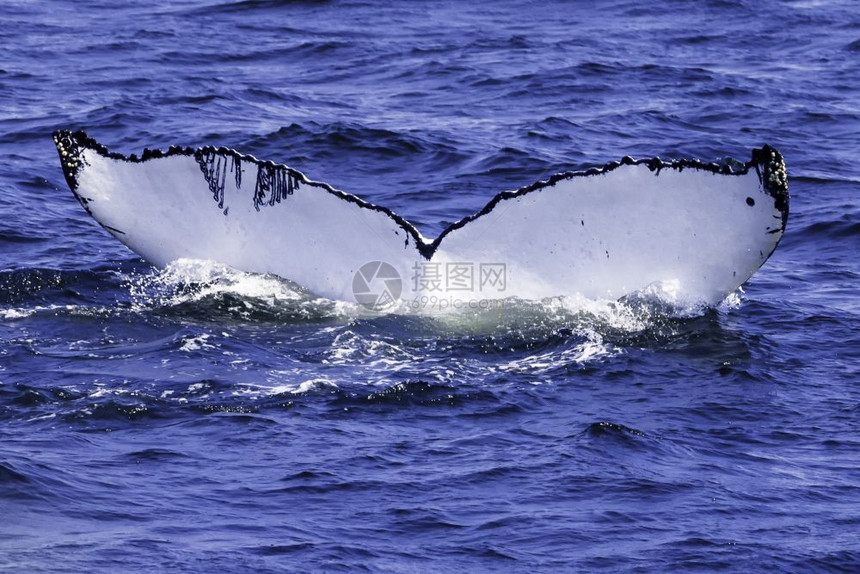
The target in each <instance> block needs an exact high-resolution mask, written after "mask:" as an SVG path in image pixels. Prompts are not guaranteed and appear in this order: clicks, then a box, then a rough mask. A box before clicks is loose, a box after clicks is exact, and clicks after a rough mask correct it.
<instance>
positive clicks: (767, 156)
mask: <svg viewBox="0 0 860 574" xmlns="http://www.w3.org/2000/svg"><path fill="white" fill-rule="evenodd" d="M54 142H55V143H56V145H57V151H58V153H59V154H60V162H61V164H62V167H63V174H64V175H65V178H66V182H67V183H68V184H69V187H70V188H71V190H72V192H73V193H74V194H75V196H76V197H77V198H78V200H79V201H80V202H81V204H82V205H83V206H84V209H86V210H87V213H89V214H90V215H92V212H91V211H90V209H89V207H87V200H86V199H85V198H82V197H81V196H80V195H79V194H78V192H77V189H78V175H79V172H80V170H81V169H82V167H83V166H84V165H85V161H84V160H83V157H82V151H83V150H85V149H89V150H93V151H95V152H96V153H98V154H100V155H102V156H104V157H107V158H111V159H115V160H119V161H126V162H131V163H142V162H146V161H150V160H152V159H157V158H163V157H170V156H174V155H183V156H192V157H194V159H195V160H196V161H197V163H198V165H199V166H200V171H201V172H202V174H203V176H204V178H205V180H206V182H207V184H208V186H209V191H210V192H211V193H212V197H213V199H214V200H215V201H216V202H217V204H218V206H219V207H220V208H222V209H223V208H224V192H225V191H224V190H225V185H226V181H227V176H228V174H231V173H232V174H233V177H234V182H235V184H236V188H237V189H240V188H241V187H242V167H241V166H242V163H243V162H246V163H250V164H254V165H256V166H257V178H256V181H255V184H254V192H253V198H252V199H253V202H254V207H255V208H256V209H257V210H258V211H259V210H260V208H261V207H264V206H274V205H275V204H278V203H281V202H282V201H284V200H285V199H286V198H287V197H288V196H290V195H292V194H293V193H295V192H296V190H298V188H299V186H300V185H301V186H310V187H315V188H318V189H321V190H323V191H325V192H327V193H330V194H332V195H334V196H336V197H338V198H340V199H342V200H344V201H348V202H350V203H353V204H355V205H357V206H358V207H361V208H364V209H370V210H373V211H378V212H381V213H385V214H386V215H388V216H389V217H391V219H392V220H394V221H395V222H396V223H397V224H398V225H399V226H400V227H401V228H402V229H403V230H405V231H406V233H407V237H406V243H405V244H406V245H408V244H409V236H411V237H412V239H413V240H414V241H415V245H416V247H417V249H418V251H419V252H420V253H421V255H422V256H423V257H425V258H426V259H430V258H431V257H432V255H433V253H435V251H436V250H437V249H438V247H439V245H440V243H441V242H442V240H443V239H444V238H445V236H446V235H448V234H449V233H451V232H452V231H454V230H456V229H459V228H461V227H463V226H464V225H466V224H467V223H469V222H471V221H474V220H476V219H478V218H479V217H482V216H484V215H487V214H488V213H490V212H491V211H492V210H493V209H494V208H495V207H496V206H497V205H498V204H499V203H500V202H502V201H506V200H509V199H514V198H518V197H522V196H524V195H526V194H529V193H532V192H536V191H540V190H542V189H545V188H548V187H552V186H554V185H556V184H557V183H559V182H561V181H565V180H569V179H573V178H575V177H594V176H600V175H605V174H607V173H609V172H611V171H614V170H615V169H618V168H620V167H621V166H628V165H645V166H647V167H648V169H649V170H651V171H652V172H654V174H655V175H656V176H659V175H660V173H661V172H662V171H663V170H667V169H673V170H677V171H679V172H681V171H683V170H685V169H695V170H699V171H707V172H711V173H713V174H718V175H728V176H733V175H734V176H740V175H746V174H747V173H749V171H750V170H751V169H754V170H755V171H756V173H757V174H758V177H759V182H760V183H761V186H762V189H763V190H764V191H765V192H766V193H767V194H768V195H770V196H771V198H773V200H774V206H775V207H776V209H777V210H778V211H779V212H780V214H781V219H782V225H781V228H780V229H774V230H771V231H769V233H780V232H782V231H784V230H785V226H786V224H787V223H788V205H789V194H788V175H787V172H786V169H785V163H784V161H783V158H782V155H781V154H780V153H779V152H778V151H777V150H775V149H774V148H772V147H770V146H769V145H764V146H762V147H761V148H760V149H753V151H752V157H751V159H750V160H749V161H748V162H746V163H744V164H740V163H739V162H735V161H734V160H730V161H728V162H724V163H722V164H717V163H705V162H702V161H701V160H698V159H675V160H669V161H666V160H662V159H660V158H659V157H653V158H646V159H634V158H632V157H630V156H624V157H623V158H622V159H621V160H620V161H614V162H609V163H607V164H605V165H604V166H602V167H592V168H589V169H586V170H580V171H568V172H563V173H558V174H556V175H553V176H552V177H550V178H548V179H546V180H541V181H537V182H535V183H533V184H531V185H528V186H526V187H522V188H520V189H518V190H515V191H504V192H502V193H499V194H497V195H496V196H495V197H493V198H492V199H491V200H490V201H489V202H488V203H487V204H486V205H485V206H484V207H483V209H481V210H480V211H478V212H477V213H475V214H473V215H470V216H467V217H464V218H463V219H460V220H459V221H457V222H455V223H452V224H451V225H449V226H448V227H447V228H445V230H444V231H442V233H440V234H439V236H438V237H437V238H436V239H435V240H433V242H432V243H429V244H428V243H426V242H425V241H424V240H423V239H422V238H421V235H420V234H419V233H418V230H417V229H416V228H415V227H414V226H413V225H412V224H411V223H409V222H408V221H406V220H405V219H403V218H402V217H400V216H399V215H397V214H396V213H394V212H393V211H391V210H390V209H388V208H386V207H382V206H378V205H374V204H372V203H369V202H367V201H365V200H363V199H361V198H360V197H357V196H355V195H352V194H349V193H346V192H343V191H340V190H338V189H335V188H333V187H331V186H330V185H328V184H326V183H322V182H317V181H312V180H310V179H308V178H307V177H306V176H305V175H304V174H303V173H301V172H300V171H297V170H295V169H293V168H291V167H289V166H286V165H283V164H276V163H273V162H271V161H261V160H258V159H257V158H255V157H254V156H251V155H244V154H241V153H239V152H237V151H235V150H232V149H229V148H226V147H219V148H215V147H212V146H206V147H202V148H198V149H194V148H191V147H180V146H172V147H170V148H169V149H168V150H167V151H166V152H165V151H160V150H150V149H144V150H143V153H142V154H141V156H140V157H138V156H136V155H131V156H124V155H122V154H119V153H114V152H110V151H108V149H107V148H106V147H105V146H103V145H102V144H100V143H98V142H97V141H95V140H94V139H92V138H90V137H89V136H88V135H87V134H86V133H85V132H83V131H76V132H72V131H69V130H59V131H57V132H55V133H54ZM750 200H752V198H749V199H748V200H747V203H748V204H750ZM752 201H753V204H754V203H755V200H752ZM225 215H226V211H225ZM580 223H581V224H582V225H583V226H584V225H585V222H584V221H581V222H580ZM112 231H115V232H119V233H122V232H121V231H119V230H112Z"/></svg>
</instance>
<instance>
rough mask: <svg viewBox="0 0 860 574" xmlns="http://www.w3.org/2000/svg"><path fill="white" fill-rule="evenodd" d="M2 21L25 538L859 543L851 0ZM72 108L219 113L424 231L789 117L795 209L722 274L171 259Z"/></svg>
mask: <svg viewBox="0 0 860 574" xmlns="http://www.w3.org/2000/svg"><path fill="white" fill-rule="evenodd" d="M0 22H2V23H3V25H2V26H0V48H2V57H0V102H2V105H0V133H2V137H0V194H2V195H1V196H2V201H0V571H8V572H133V571H148V572H149V571H157V572H160V571H170V572H217V571H249V572H338V571H346V572H362V571H364V572H384V573H410V572H461V571H476V572H528V573H536V572H669V571H683V572H687V571H701V572H708V571H717V570H719V571H725V572H858V571H860V297H858V285H860V170H858V167H857V165H858V157H860V139H858V134H860V89H858V88H860V6H858V4H857V3H856V1H854V0H833V1H828V0H802V1H801V0H791V1H789V0H774V1H772V2H771V1H768V2H753V1H752V0H732V1H729V0H707V1H703V2H698V1H692V0H672V1H667V2H658V3H649V2H641V1H631V0H608V1H606V2H590V3H585V2H560V1H542V2H529V1H515V0H497V1H491V2H470V3H466V2H455V1H447V0H438V1H415V2H399V3H394V2H389V3H386V2H365V1H359V0H354V1H347V0H344V1H331V2H312V1H292V2H291V1H285V0H284V1H281V0H244V1H231V0H187V1H183V2H169V1H167V0H153V1H149V2H108V1H107V0H82V1H75V2H73V1H71V0H43V1H40V2H32V1H27V0H5V1H4V2H2V3H0ZM56 129H85V130H86V131H87V132H88V133H89V134H90V135H91V136H93V137H95V138H96V139H98V140H99V141H100V142H102V143H104V144H106V145H108V146H109V147H110V148H111V150H112V151H119V152H123V153H127V154H130V153H140V152H141V150H142V149H143V148H144V147H150V148H162V149H166V148H167V147H168V146H170V145H174V144H178V145H183V146H186V145H187V146H202V145H217V146H222V145H223V146H229V147H231V148H234V149H237V150H239V151H241V152H243V153H248V154H253V155H255V156H257V157H259V158H263V159H270V160H274V161H276V162H279V163H286V164H288V165H290V166H292V167H295V168H297V169H299V170H301V171H303V172H304V173H306V174H307V175H308V176H309V177H310V178H312V179H315V180H320V181H325V182H328V183H330V184H331V185H333V186H334V187H337V188H339V189H343V190H345V191H348V192H350V193H354V194H356V195H359V196H361V197H363V198H365V199H367V200H369V201H372V202H374V203H378V204H381V205H385V206H387V207H389V208H391V209H393V210H394V211H396V212H397V213H399V214H400V215H402V216H403V217H405V218H406V219H408V220H409V221H411V222H413V223H415V224H416V225H417V226H418V227H419V229H420V230H421V232H422V233H423V234H424V235H425V236H428V237H433V236H435V235H437V234H438V233H439V232H440V231H441V230H442V229H444V228H445V226H447V225H448V224H450V223H452V222H454V221H456V220H458V219H460V218H462V217H464V216H467V215H469V214H471V213H474V212H475V211H477V210H479V209H480V208H481V207H482V206H483V205H485V204H486V203H487V201H489V199H490V198H491V197H492V196H493V195H494V194H495V193H497V192H499V191H502V190H508V189H516V188H519V187H522V186H524V185H528V184H530V183H532V182H534V181H537V180H539V179H542V178H546V177H548V176H549V175H551V174H553V173H556V172H560V171H564V170H572V169H583V168H587V167H591V166H594V165H602V164H604V163H605V162H607V161H611V160H617V159H620V158H621V157H622V156H625V155H631V156H633V157H651V156H660V157H662V158H675V157H691V158H701V159H702V160H704V161H719V160H724V159H725V158H727V157H733V158H736V159H739V160H741V161H746V160H748V159H749V154H750V150H751V149H752V148H754V147H760V146H761V145H763V144H765V143H767V144H770V145H772V146H774V147H776V148H777V149H779V150H780V151H781V152H782V154H783V155H784V157H785V159H786V163H787V166H788V173H789V185H790V192H791V195H792V200H791V201H792V203H791V216H790V218H789V222H788V228H787V231H786V235H785V237H784V238H783V240H782V243H781V245H780V246H779V248H778V249H777V251H776V252H775V253H774V255H773V256H772V257H771V259H770V260H769V261H768V262H767V263H766V264H765V266H764V267H763V268H762V269H761V270H760V271H759V272H758V274H756V275H755V276H754V277H753V278H752V279H751V280H750V281H749V282H748V284H747V285H745V286H744V288H743V290H742V291H739V292H737V293H735V294H733V295H732V296H730V297H729V299H727V300H726V301H725V302H724V303H722V304H721V305H719V306H717V307H716V308H713V309H702V310H697V311H695V312H691V313H685V314H680V315H679V314H677V313H672V312H669V311H667V310H661V309H660V308H654V307H653V306H648V305H636V304H634V303H630V304H626V303H622V302H619V303H607V302H587V301H579V302H572V301H570V300H566V299H559V300H547V301H532V302H527V301H520V302H517V303H516V304H514V303H512V304H510V305H508V306H505V307H504V308H503V309H501V310H499V309H491V310H479V311H474V312H470V313H459V314H447V315H443V316H432V315H431V316H422V315H413V314H398V313H394V314H392V313H378V314H374V313H366V312H364V313H362V312H358V311H356V310H355V308H354V307H355V306H352V307H350V306H348V305H344V304H340V303H337V302H334V301H327V300H320V299H317V298H313V297H310V296H307V295H302V294H301V293H299V292H297V290H296V288H295V286H294V285H293V284H291V283H289V282H288V281H285V280H283V279H281V278H278V277H273V276H262V275H252V274H247V273H242V272H240V271H236V270H231V269H228V268H224V267H222V266H219V265H217V264H215V263H205V262H196V263H186V264H184V265H175V266H171V267H169V268H167V269H155V268H153V267H151V266H150V265H149V264H147V263H146V262H144V261H143V260H141V259H140V258H138V257H137V256H136V255H134V254H133V253H132V252H130V251H129V250H127V249H126V248H125V247H124V246H123V245H122V244H120V243H119V242H118V241H116V240H115V239H114V238H113V237H111V236H110V235H109V234H108V233H106V232H105V231H104V230H103V229H102V228H100V227H99V226H98V225H96V224H95V222H94V221H92V220H91V219H90V217H89V216H88V215H87V214H86V213H85V211H84V210H83V209H82V208H81V206H80V205H79V204H78V203H77V201H76V200H75V198H74V197H73V195H72V194H71V193H70V192H69V190H68V187H67V185H66V183H65V181H64V179H63V174H62V171H61V169H60V164H59V160H58V156H57V152H56V150H55V148H54V145H53V142H52V140H51V133H52V132H53V131H54V130H56ZM158 223H159V222H157V221H153V222H152V225H158ZM320 226H321V227H322V228H324V227H325V222H320ZM731 240H732V238H731V237H726V242H727V243H728V242H730V241H731ZM301 248H302V246H301V245H281V246H278V247H277V248H274V247H272V246H261V249H271V250H272V253H271V256H272V257H289V256H290V252H291V251H292V250H300V249H301Z"/></svg>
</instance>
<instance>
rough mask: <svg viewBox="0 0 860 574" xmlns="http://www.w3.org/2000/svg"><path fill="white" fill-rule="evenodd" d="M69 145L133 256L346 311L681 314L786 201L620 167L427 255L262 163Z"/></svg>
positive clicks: (528, 200)
mask: <svg viewBox="0 0 860 574" xmlns="http://www.w3.org/2000/svg"><path fill="white" fill-rule="evenodd" d="M67 137H73V136H71V135H68V136H67ZM71 141H72V143H73V144H74V145H71V144H69V143H66V144H63V143H62V142H61V140H60V139H58V147H59V148H60V153H61V157H62V159H63V161H64V167H65V169H66V173H67V178H69V179H70V184H71V185H72V186H73V190H74V191H75V193H76V195H77V196H78V198H79V199H80V201H81V203H82V204H83V205H84V206H85V207H86V208H87V210H88V212H89V213H90V214H91V215H92V216H93V217H94V218H95V219H96V220H97V221H98V222H99V223H100V224H101V225H103V226H104V227H105V228H106V229H108V230H109V231H110V232H111V233H113V234H114V235H115V236H116V237H117V238H118V239H119V240H120V241H122V242H123V243H125V244H126V245H127V246H128V247H129V248H130V249H132V250H133V251H135V252H136V253H138V254H139V255H140V256H141V257H143V258H145V259H146V260H148V261H150V262H152V263H153V264H155V265H158V266H165V265H167V264H168V263H170V262H171V261H174V260H178V259H205V260H213V261H217V262H220V263H224V264H227V265H229V266H232V267H235V268H237V269H240V270H243V271H251V272H258V273H272V274H275V275H278V276H281V277H284V278H287V279H289V280H292V281H294V282H296V283H298V284H300V285H302V286H304V287H306V288H307V289H309V290H310V291H312V292H314V293H316V294H317V295H321V296H324V297H328V298H332V299H340V300H347V301H355V300H356V294H355V291H356V286H357V285H360V286H359V290H360V291H373V290H374V289H377V288H382V289H383V290H385V289H386V288H388V289H387V291H388V293H387V294H390V295H393V296H398V295H399V298H400V299H402V300H407V301H408V300H410V299H415V298H420V297H449V298H450V297H457V298H458V299H461V300H474V299H500V298H507V297H520V298H524V299H538V298H543V297H550V296H560V295H584V296H586V297H589V298H599V299H604V298H610V299H617V298H620V297H623V296H625V295H629V294H631V293H635V292H638V291H642V290H645V289H648V288H653V286H655V285H670V286H672V288H673V289H674V290H675V291H676V292H677V294H678V295H679V296H680V297H682V299H683V300H684V301H685V302H693V303H702V304H715V303H718V302H719V301H721V300H722V299H723V298H725V297H726V296H727V295H728V294H730V293H732V292H733V291H735V290H736V289H737V288H738V287H739V286H740V285H741V284H743V283H744V282H745V281H746V280H747V279H748V278H749V277H750V276H751V275H752V274H753V273H755V271H756V270H757V269H758V268H759V267H760V266H761V265H762V264H763V263H764V262H765V260H766V259H767V258H768V257H769V256H770V254H771V253H772V252H773V250H774V249H775V248H776V245H777V243H778V242H779V240H780V238H781V237H782V232H783V228H784V223H785V217H786V213H784V211H786V210H787V193H786V194H785V201H784V202H783V203H784V205H781V204H780V201H779V200H778V198H776V197H775V196H774V194H773V192H771V191H769V189H768V186H767V185H766V182H765V181H764V179H763V178H762V176H761V171H760V170H759V169H758V168H757V167H756V166H753V167H752V168H751V169H750V168H749V167H748V169H747V170H746V172H745V173H743V174H734V173H732V174H721V173H715V172H714V170H708V169H696V168H695V167H690V166H684V167H677V168H676V167H670V166H668V165H664V166H661V167H660V169H653V166H652V167H649V165H647V164H645V163H638V164H637V163H635V162H626V163H624V164H621V165H615V166H612V167H611V168H610V169H603V170H595V173H591V174H590V175H589V174H585V173H577V174H569V176H556V177H555V178H553V180H550V182H545V183H542V184H536V185H535V186H532V187H531V188H528V189H524V190H521V191H519V192H511V193H508V194H502V195H501V196H499V197H497V198H495V199H494V201H493V202H491V204H490V205H488V207H487V208H485V209H484V210H483V211H482V212H481V213H480V214H478V215H477V216H473V217H472V218H467V219H468V220H466V221H464V222H459V223H457V224H455V225H453V226H452V227H451V228H449V229H448V230H446V231H445V232H444V233H443V235H442V239H441V240H440V241H438V242H437V243H433V242H432V241H429V240H425V239H423V238H422V237H421V236H420V235H419V234H418V233H417V232H416V231H415V229H414V228H412V227H411V226H410V225H409V224H408V223H406V222H405V221H403V220H402V219H400V218H398V217H396V216H394V215H393V214H391V213H390V212H388V211H387V210H383V209H381V208H377V207H375V206H372V205H370V204H367V203H365V202H363V201H362V200H360V199H357V198H354V197H353V196H348V195H347V194H344V193H342V192H337V191H335V190H332V189H331V188H330V187H328V186H326V185H325V184H319V183H315V182H311V181H309V180H307V179H306V178H304V176H302V175H301V174H299V173H298V172H293V171H290V172H285V171H284V172H283V173H282V174H281V180H279V181H280V182H281V184H282V185H281V187H280V188H279V189H275V187H276V186H275V185H274V183H273V182H275V179H272V178H269V179H266V178H265V177H262V179H261V177H260V176H261V174H260V170H267V169H268V170H269V171H268V172H264V173H263V174H262V175H265V173H271V172H272V169H274V167H273V164H262V163H261V162H259V161H257V160H255V159H254V158H251V157H249V156H240V155H239V154H236V153H235V152H229V153H223V152H222V153H221V154H220V155H219V152H218V151H217V150H210V151H209V152H207V153H206V154H201V152H200V150H197V151H196V152H194V153H193V152H191V151H190V150H188V151H185V152H182V153H173V154H163V155H162V156H161V157H151V158H148V159H145V160H137V159H127V158H123V157H120V156H116V155H114V154H107V153H106V152H105V150H103V149H98V148H95V147H93V146H88V145H82V144H80V143H79V142H77V141H75V140H71ZM64 151H65V152H66V154H67V155H66V156H63V155H62V154H63V152H64ZM228 151H229V150H228ZM195 153H196V155H195ZM72 156H74V157H73V158H72V159H71V160H70V159H69V158H70V157H72ZM201 158H202V159H201ZM207 159H208V161H209V163H208V164H206V162H205V160H207ZM222 160H223V163H218V162H221V161H222ZM66 162H68V163H66ZM206 165H208V166H209V168H210V169H209V173H208V175H207V171H206ZM267 165H268V167H267ZM780 165H781V160H780ZM275 167H277V166H275ZM278 169H282V170H286V169H287V168H284V167H283V166H280V167H278ZM236 170H239V175H240V177H236ZM69 174H71V177H70V175H69ZM285 174H286V175H285ZM765 175H767V172H765ZM782 177H783V178H784V171H783V172H782ZM284 178H292V179H291V180H290V181H289V182H287V180H286V179H284ZM260 181H262V182H263V184H262V187H261V185H260ZM213 182H214V185H213ZM267 182H268V184H270V185H267ZM285 182H286V183H289V185H288V186H285V185H286V184H285ZM428 256H429V258H428ZM369 262H383V263H386V264H388V265H390V266H391V268H393V269H394V270H396V273H397V276H398V278H399V282H397V283H396V284H395V283H392V281H393V279H394V278H393V277H392V276H391V275H390V273H389V274H387V275H386V274H385V273H383V272H382V270H381V269H380V268H379V267H378V266H377V267H373V266H371V267H364V268H363V267H362V266H364V265H365V264H367V263H369ZM360 269H364V271H363V272H362V273H363V275H361V278H362V281H359V283H356V274H357V273H359V270H360ZM368 269H370V271H371V273H370V275H368ZM385 269H389V268H387V267H386V268H385ZM374 271H379V273H378V274H377V275H376V276H372V275H373V272H374ZM364 280H366V283H367V284H366V289H365V283H364V282H363V281H364ZM358 300H359V302H362V303H364V302H365V300H362V299H361V297H359V298H358Z"/></svg>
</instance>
